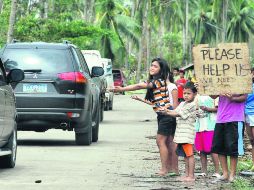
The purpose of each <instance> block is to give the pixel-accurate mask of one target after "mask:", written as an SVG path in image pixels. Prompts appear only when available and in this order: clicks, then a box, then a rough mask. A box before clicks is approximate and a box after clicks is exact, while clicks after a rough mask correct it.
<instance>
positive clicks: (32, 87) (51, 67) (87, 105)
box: [1, 42, 104, 145]
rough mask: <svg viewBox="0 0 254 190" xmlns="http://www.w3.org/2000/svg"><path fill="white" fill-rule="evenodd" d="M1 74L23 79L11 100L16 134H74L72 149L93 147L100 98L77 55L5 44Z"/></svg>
mask: <svg viewBox="0 0 254 190" xmlns="http://www.w3.org/2000/svg"><path fill="white" fill-rule="evenodd" d="M1 57H2V61H3V62H4V65H5V67H6V69H9V70H10V69H13V68H19V69H22V70H23V71H24V73H25V79H24V80H23V81H22V82H21V83H19V84H17V85H15V86H13V88H14V90H15V95H16V99H17V111H18V121H17V127H18V130H25V131H37V132H44V131H46V130H48V129H51V128H55V129H63V130H73V129H74V131H75V140H76V144H78V145H90V144H91V142H97V140H98V133H99V121H100V113H101V112H100V109H101V107H100V96H99V94H100V92H99V88H98V87H97V86H96V84H95V83H94V82H93V77H99V76H101V75H103V73H104V71H103V68H101V67H93V69H92V72H91V73H90V72H89V70H88V67H87V64H86V62H85V59H84V57H83V56H82V53H81V51H80V50H79V49H78V48H77V47H76V46H74V45H72V44H69V43H67V42H66V43H44V42H32V43H20V42H18V43H10V44H7V45H5V47H4V48H3V49H2V55H1Z"/></svg>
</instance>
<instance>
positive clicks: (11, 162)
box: [0, 122, 17, 168]
mask: <svg viewBox="0 0 254 190" xmlns="http://www.w3.org/2000/svg"><path fill="white" fill-rule="evenodd" d="M4 148H6V149H8V150H11V151H12V153H11V154H9V155H6V156H2V157H0V167H1V168H14V167H15V164H16V156H17V125H16V122H15V126H14V130H13V132H12V135H11V137H10V138H9V141H8V143H7V145H6V146H5V147H4Z"/></svg>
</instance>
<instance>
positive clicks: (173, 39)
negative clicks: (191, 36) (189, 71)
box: [163, 33, 183, 67]
mask: <svg viewBox="0 0 254 190" xmlns="http://www.w3.org/2000/svg"><path fill="white" fill-rule="evenodd" d="M163 41H164V43H165V49H166V50H165V54H164V58H165V59H167V60H169V64H170V66H171V67H179V66H180V65H181V62H182V57H183V52H182V43H181V42H182V37H181V33H177V34H176V33H167V34H165V35H164V37H163Z"/></svg>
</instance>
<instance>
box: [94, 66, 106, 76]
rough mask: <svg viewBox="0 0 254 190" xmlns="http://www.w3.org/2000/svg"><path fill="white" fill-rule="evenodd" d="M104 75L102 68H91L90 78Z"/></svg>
mask: <svg viewBox="0 0 254 190" xmlns="http://www.w3.org/2000/svg"><path fill="white" fill-rule="evenodd" d="M103 74H104V69H103V68H102V67H97V66H94V67H93V68H92V77H99V76H102V75H103Z"/></svg>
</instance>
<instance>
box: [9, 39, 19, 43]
mask: <svg viewBox="0 0 254 190" xmlns="http://www.w3.org/2000/svg"><path fill="white" fill-rule="evenodd" d="M16 42H20V41H19V40H17V39H12V41H11V43H16Z"/></svg>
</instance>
